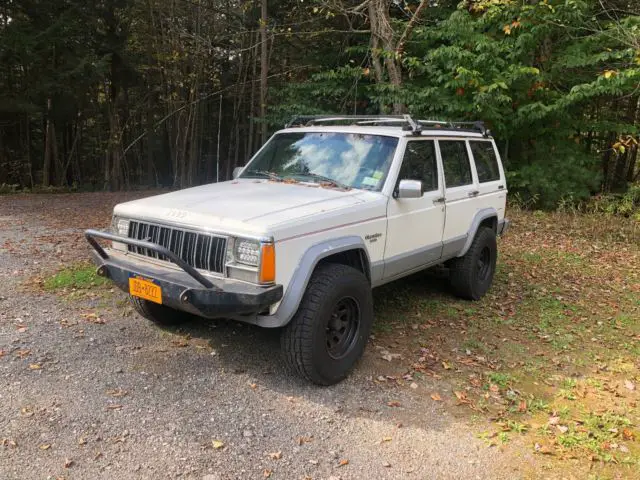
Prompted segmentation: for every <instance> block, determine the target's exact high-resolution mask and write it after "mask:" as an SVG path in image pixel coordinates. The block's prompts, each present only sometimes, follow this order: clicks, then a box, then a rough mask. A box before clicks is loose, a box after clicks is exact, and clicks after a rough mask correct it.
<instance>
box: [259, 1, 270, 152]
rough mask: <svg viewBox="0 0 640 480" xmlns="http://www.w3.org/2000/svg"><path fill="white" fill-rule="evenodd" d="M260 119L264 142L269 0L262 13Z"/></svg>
mask: <svg viewBox="0 0 640 480" xmlns="http://www.w3.org/2000/svg"><path fill="white" fill-rule="evenodd" d="M260 46H261V49H260V120H261V121H262V123H261V130H260V133H261V140H262V143H264V142H266V141H267V76H268V74H269V73H268V68H269V57H268V53H269V52H268V48H269V44H268V42H267V0H261V15H260Z"/></svg>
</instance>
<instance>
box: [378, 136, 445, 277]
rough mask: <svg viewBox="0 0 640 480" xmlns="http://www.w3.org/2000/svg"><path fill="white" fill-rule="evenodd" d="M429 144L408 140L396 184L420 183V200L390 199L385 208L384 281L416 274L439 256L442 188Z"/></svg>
mask: <svg viewBox="0 0 640 480" xmlns="http://www.w3.org/2000/svg"><path fill="white" fill-rule="evenodd" d="M439 171H440V169H439V168H438V159H437V155H436V146H435V142H434V141H433V140H409V141H407V145H406V148H405V152H404V157H403V160H402V166H401V167H400V173H399V174H398V178H397V181H396V189H397V186H398V185H399V183H400V180H420V181H421V182H422V192H423V194H422V197H420V198H391V199H390V200H389V204H388V206H387V220H388V223H387V243H386V246H385V262H384V264H385V266H384V278H385V280H386V279H391V278H393V277H396V276H399V275H402V274H404V273H408V272H410V271H413V270H418V269H420V268H421V267H424V266H425V265H427V264H433V263H435V262H437V261H438V260H439V259H440V257H441V256H442V230H443V228H444V215H445V209H444V193H443V189H444V186H443V185H442V180H441V175H439Z"/></svg>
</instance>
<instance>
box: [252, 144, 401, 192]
mask: <svg viewBox="0 0 640 480" xmlns="http://www.w3.org/2000/svg"><path fill="white" fill-rule="evenodd" d="M397 144H398V139H397V138H394V137H384V136H381V135H362V134H356V133H334V132H308V133H302V132H301V133H281V134H278V135H276V136H275V137H273V138H272V139H271V141H269V143H268V144H267V145H266V146H265V147H264V148H263V149H262V151H261V152H260V153H259V154H258V155H257V156H256V157H255V158H254V159H253V161H252V162H251V163H250V164H249V165H248V166H247V168H245V170H244V172H242V175H241V176H240V178H270V179H273V180H287V179H289V180H294V181H302V182H314V183H333V184H335V186H338V187H348V188H360V189H366V190H375V191H379V190H381V189H382V186H383V185H384V181H385V179H386V177H387V173H388V171H389V167H390V166H391V162H392V160H393V154H394V152H395V150H396V146H397Z"/></svg>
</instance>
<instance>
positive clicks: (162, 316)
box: [129, 295, 192, 327]
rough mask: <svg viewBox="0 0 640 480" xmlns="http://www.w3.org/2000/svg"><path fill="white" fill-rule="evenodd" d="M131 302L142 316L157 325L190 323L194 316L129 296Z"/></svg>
mask: <svg viewBox="0 0 640 480" xmlns="http://www.w3.org/2000/svg"><path fill="white" fill-rule="evenodd" d="M129 301H130V302H131V305H133V308H134V309H135V310H136V312H138V313H139V314H140V315H141V316H143V317H144V318H146V319H147V320H150V321H152V322H153V323H155V324H156V325H160V326H164V327H166V326H170V325H178V324H180V323H185V322H188V321H189V320H190V319H191V318H192V316H191V315H190V314H188V313H186V312H181V311H179V310H175V309H173V308H170V307H167V306H165V305H160V304H158V303H153V302H150V301H148V300H143V299H142V298H138V297H134V296H132V295H129Z"/></svg>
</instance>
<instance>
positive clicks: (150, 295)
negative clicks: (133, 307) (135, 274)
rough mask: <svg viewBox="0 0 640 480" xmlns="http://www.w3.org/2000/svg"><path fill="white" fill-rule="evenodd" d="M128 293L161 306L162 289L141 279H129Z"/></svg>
mask: <svg viewBox="0 0 640 480" xmlns="http://www.w3.org/2000/svg"><path fill="white" fill-rule="evenodd" d="M129 293H130V294H131V295H133V296H134V297H139V298H143V299H145V300H149V301H150V302H154V303H159V304H162V288H160V287H159V286H158V285H156V284H155V283H153V282H150V281H148V280H143V279H141V278H129Z"/></svg>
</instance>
